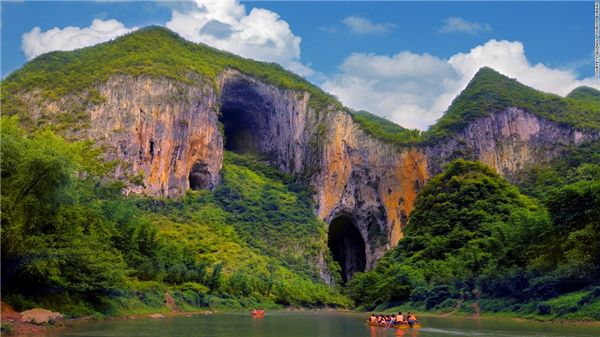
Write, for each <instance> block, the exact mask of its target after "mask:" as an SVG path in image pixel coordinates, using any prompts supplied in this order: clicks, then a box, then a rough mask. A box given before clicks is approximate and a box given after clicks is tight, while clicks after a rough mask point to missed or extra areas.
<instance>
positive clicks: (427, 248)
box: [346, 144, 600, 318]
mask: <svg viewBox="0 0 600 337" xmlns="http://www.w3.org/2000/svg"><path fill="white" fill-rule="evenodd" d="M597 155H598V152H597V145H595V144H591V145H588V146H584V147H581V148H578V149H575V150H573V152H572V153H571V154H570V155H565V156H562V157H561V159H559V160H557V161H556V162H555V164H554V165H551V166H550V167H549V168H548V169H547V170H539V169H538V170H535V171H530V172H529V174H530V175H531V176H528V177H524V178H523V182H527V183H528V184H529V185H526V184H525V183H523V184H522V185H521V186H523V187H524V189H525V190H527V191H530V192H531V194H532V195H535V196H544V197H543V198H541V199H542V201H543V203H542V202H539V201H537V200H535V199H532V198H531V197H527V196H524V195H522V194H521V193H520V192H519V190H518V189H517V188H516V187H514V186H512V185H510V184H509V183H508V182H507V181H505V180H504V179H502V178H501V177H499V176H498V175H497V174H496V173H494V171H493V170H492V169H490V168H488V167H486V166H484V165H483V164H481V163H477V162H469V161H465V160H462V159H459V160H456V161H454V162H452V163H450V164H449V165H448V166H447V167H446V168H445V170H444V172H443V173H441V174H440V175H438V176H436V177H434V178H432V179H431V180H430V181H429V182H428V184H427V185H425V187H424V188H423V189H422V190H421V192H420V193H419V195H418V197H417V201H416V204H415V209H414V210H413V212H412V213H411V217H410V219H409V224H408V226H407V227H406V230H405V238H404V239H402V240H401V241H400V242H399V244H398V247H396V248H395V249H394V250H392V251H390V252H388V253H387V254H386V255H384V256H383V257H382V258H381V259H380V260H379V262H378V264H377V266H376V267H375V269H374V270H372V271H370V272H368V273H364V274H357V276H356V277H355V278H354V279H352V280H351V281H350V282H349V283H348V286H347V289H346V293H347V295H348V296H349V297H351V298H352V299H353V300H354V301H355V302H357V304H359V305H362V306H364V307H367V308H373V307H376V306H390V305H398V304H403V303H410V305H411V306H413V307H421V308H423V309H426V310H443V311H448V310H455V307H456V305H458V304H460V303H463V302H465V303H474V302H477V303H480V304H481V308H482V309H483V310H484V311H486V310H487V311H494V312H498V311H503V312H504V311H518V312H520V313H523V314H526V315H542V316H548V317H558V316H557V315H566V314H568V315H571V316H570V317H574V318H577V317H590V316H589V314H588V312H589V310H590V309H589V308H592V307H594V306H595V305H596V302H598V298H597V297H596V293H600V292H597V291H596V288H591V291H589V292H588V293H587V295H581V296H576V297H573V298H572V299H569V297H568V296H569V295H568V294H569V293H572V292H574V291H579V290H581V289H585V288H586V287H590V286H594V285H595V282H597V280H598V279H599V273H598V267H599V266H600V259H599V258H598V255H599V254H598V252H599V251H600V247H599V246H598V242H599V241H600V237H598V233H599V229H600V228H599V227H598V219H600V214H599V213H598V212H599V210H600V208H599V207H598V205H600V198H599V195H600V193H599V192H598V191H599V187H598V186H599V184H598V177H600V175H595V174H589V172H595V170H596V168H594V167H592V166H593V165H595V164H592V163H591V162H593V161H594V160H595V159H594V158H597ZM565 163H567V164H565ZM548 171H550V172H548ZM537 175H541V176H542V177H550V176H552V177H554V176H562V178H561V179H563V180H560V181H558V182H556V183H555V184H544V183H543V182H538V180H537V179H536V178H535V177H537ZM565 183H566V185H565ZM561 184H562V185H561ZM565 294H566V295H565ZM599 297H600V296H599ZM567 299H569V300H568V304H564V301H567ZM561 303H562V304H561ZM468 308H470V304H469V305H462V309H461V310H463V311H464V310H467V311H468V310H469V309H468ZM592 316H593V315H592Z"/></svg>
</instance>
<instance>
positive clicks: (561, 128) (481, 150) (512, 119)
mask: <svg viewBox="0 0 600 337" xmlns="http://www.w3.org/2000/svg"><path fill="white" fill-rule="evenodd" d="M593 140H600V131H595V132H594V131H587V132H585V131H582V130H578V129H576V128H573V127H571V126H568V125H564V124H560V123H557V122H553V121H549V120H547V119H544V118H540V117H538V116H536V115H534V114H532V113H530V112H528V111H525V110H523V109H519V108H516V107H510V108H507V109H505V110H502V111H499V112H494V113H492V114H490V115H489V116H487V117H484V118H480V119H478V120H476V121H474V122H473V123H471V124H470V125H468V126H467V127H466V128H465V129H464V130H463V131H462V132H460V133H458V134H457V135H455V136H453V137H452V138H449V139H447V140H446V141H445V142H440V143H438V144H435V145H432V146H429V147H428V148H427V157H428V158H429V167H430V169H431V172H432V173H439V172H440V171H441V168H442V166H443V164H444V163H446V162H448V161H449V160H451V159H454V158H456V157H466V158H470V159H474V160H479V161H481V162H483V163H485V164H487V165H488V166H491V167H492V168H494V169H495V170H496V171H497V172H498V173H500V174H501V175H503V176H504V177H506V178H508V179H509V180H510V179H511V178H513V174H514V173H516V172H518V171H519V170H521V169H523V168H525V167H527V166H529V165H532V164H534V163H535V164H540V163H544V162H547V161H548V160H549V159H551V158H554V157H556V156H557V155H558V154H560V152H561V151H562V150H564V148H565V147H566V146H570V145H579V144H581V143H582V142H587V141H593Z"/></svg>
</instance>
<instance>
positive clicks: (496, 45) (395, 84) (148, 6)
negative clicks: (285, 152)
mask: <svg viewBox="0 0 600 337" xmlns="http://www.w3.org/2000/svg"><path fill="white" fill-rule="evenodd" d="M213 7H215V6H208V5H203V4H201V3H199V4H194V3H185V4H184V3H168V4H165V3H156V2H27V1H25V2H2V11H1V15H2V32H1V33H2V50H1V56H2V77H5V76H6V75H7V74H8V73H10V72H11V71H14V70H15V69H17V68H18V67H20V66H21V65H22V64H24V63H25V62H26V61H27V59H28V57H33V56H35V55H37V54H39V53H41V52H45V51H49V50H52V49H72V48H74V47H81V46H84V45H87V44H91V43H93V42H99V40H98V39H103V38H104V39H107V38H110V37H112V35H111V34H117V33H119V32H121V33H122V32H127V31H129V30H130V29H133V28H134V27H142V26H145V25H149V24H156V25H167V26H169V27H170V28H172V29H174V30H176V31H177V32H178V33H180V34H181V35H182V36H184V37H186V38H188V39H190V40H194V41H196V42H204V43H208V44H212V45H214V46H216V47H218V48H222V49H228V50H230V51H233V52H236V53H238V54H241V55H242V56H245V57H252V58H256V59H260V60H266V61H275V62H279V63H281V64H282V65H284V66H285V67H287V68H289V69H291V70H293V71H296V72H298V73H301V74H302V75H304V76H306V77H307V78H308V79H309V80H311V81H313V82H315V83H316V84H318V85H321V86H322V87H323V88H324V89H325V90H327V91H330V92H332V93H334V94H336V95H337V96H338V97H339V98H340V99H341V100H342V102H344V104H346V105H348V106H350V107H353V108H356V109H367V110H370V111H372V112H374V113H377V114H379V115H382V116H384V117H386V118H389V119H391V120H393V121H396V122H398V123H401V124H403V125H406V126H409V127H418V128H422V129H423V128H425V127H426V126H427V125H430V124H431V123H432V122H433V121H434V120H435V119H436V118H438V117H439V116H440V115H441V113H442V112H443V110H444V109H445V107H447V105H448V104H449V102H450V101H451V99H452V98H453V97H454V96H455V95H456V94H457V93H458V92H459V91H460V90H461V89H462V88H464V85H465V84H466V82H467V81H468V79H470V77H471V76H472V75H473V73H474V72H475V71H476V70H477V69H478V67H480V66H483V65H489V66H492V67H494V68H496V69H498V70H499V71H501V72H503V73H506V74H507V75H509V76H511V77H516V78H517V79H519V80H520V81H522V82H524V83H526V84H528V85H531V86H534V87H536V88H538V89H540V90H544V91H549V92H554V93H557V94H562V95H564V94H566V93H567V92H568V91H570V90H571V89H572V88H574V87H575V86H577V85H581V84H585V85H590V86H600V84H598V82H597V80H594V79H592V78H591V76H592V75H593V42H594V39H593V30H594V23H593V2H592V1H585V2H242V3H241V5H240V4H238V3H235V2H232V3H231V4H229V5H228V6H225V7H226V8H225V9H223V8H221V7H219V8H213ZM253 9H256V10H257V11H253ZM259 9H260V10H259ZM176 13H178V14H176ZM177 15H178V16H177ZM94 19H100V20H102V21H99V22H97V24H98V27H100V24H101V23H103V22H108V23H105V24H104V25H103V26H102V27H104V28H102V29H105V30H112V33H111V32H108V31H105V30H102V31H101V32H100V33H98V32H96V31H94V32H93V33H92V34H91V36H90V34H88V32H87V31H86V30H85V29H86V28H88V27H89V28H90V29H93V30H94V29H95V30H97V27H96V26H95V25H92V21H93V20H94ZM113 19H114V20H116V21H108V20H113ZM190 20H191V21H190ZM193 20H196V21H193ZM208 21H210V22H211V25H212V26H211V27H212V28H211V29H210V30H209V29H208V28H209V27H208V26H207V27H204V25H206V22H208ZM167 22H170V23H168V24H167ZM215 22H217V23H218V25H215ZM67 26H73V27H78V28H77V29H83V30H81V31H80V30H73V31H71V30H65V29H64V28H65V27H67ZM217 26H218V27H221V28H222V27H225V32H226V33H223V34H225V35H223V34H222V32H220V33H219V32H217V31H215V30H214V29H213V28H214V27H217ZM34 27H39V31H37V32H36V33H35V34H30V35H29V37H28V38H27V39H24V37H23V34H26V33H29V32H32V29H34ZM55 27H56V28H57V30H56V31H55V32H54V33H56V34H54V33H53V35H52V36H51V34H45V33H46V32H47V31H48V30H50V29H53V28H55ZM194 27H195V28H196V30H194V29H193V28H194ZM198 31H200V33H198ZM207 32H208V33H207ZM211 32H212V33H211ZM232 32H235V34H237V35H236V37H235V39H234V35H233V34H234V33H232ZM103 34H108V35H106V36H104V35H103ZM210 34H212V35H210ZM73 41H75V42H73ZM77 41H79V42H77ZM23 50H26V51H27V55H26V53H24V51H23Z"/></svg>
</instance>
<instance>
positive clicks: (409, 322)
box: [367, 312, 421, 329]
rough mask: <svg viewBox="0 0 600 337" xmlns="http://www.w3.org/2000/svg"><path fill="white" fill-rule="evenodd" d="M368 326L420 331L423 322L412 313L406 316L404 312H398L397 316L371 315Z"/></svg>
mask: <svg viewBox="0 0 600 337" xmlns="http://www.w3.org/2000/svg"><path fill="white" fill-rule="evenodd" d="M367 324H369V325H370V326H378V327H381V328H392V329H418V328H420V327H421V322H419V321H417V316H416V315H415V314H413V313H410V312H409V313H408V314H407V315H406V316H404V315H403V314H402V312H398V314H396V315H381V314H379V315H375V314H371V316H370V317H369V319H367Z"/></svg>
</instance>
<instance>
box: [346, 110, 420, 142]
mask: <svg viewBox="0 0 600 337" xmlns="http://www.w3.org/2000/svg"><path fill="white" fill-rule="evenodd" d="M350 115H351V116H352V120H354V122H355V123H357V124H358V125H359V126H360V127H361V128H362V129H363V130H364V131H365V132H366V133H368V134H370V135H371V136H373V137H375V138H377V139H381V140H384V141H386V142H388V143H392V144H398V145H405V144H418V143H419V142H420V141H421V139H422V137H421V134H422V133H421V131H419V130H416V129H406V128H403V127H402V126H400V125H398V124H396V123H394V122H391V121H389V120H387V119H385V118H382V117H379V116H376V115H374V114H372V113H370V112H368V111H364V110H360V111H350Z"/></svg>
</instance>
